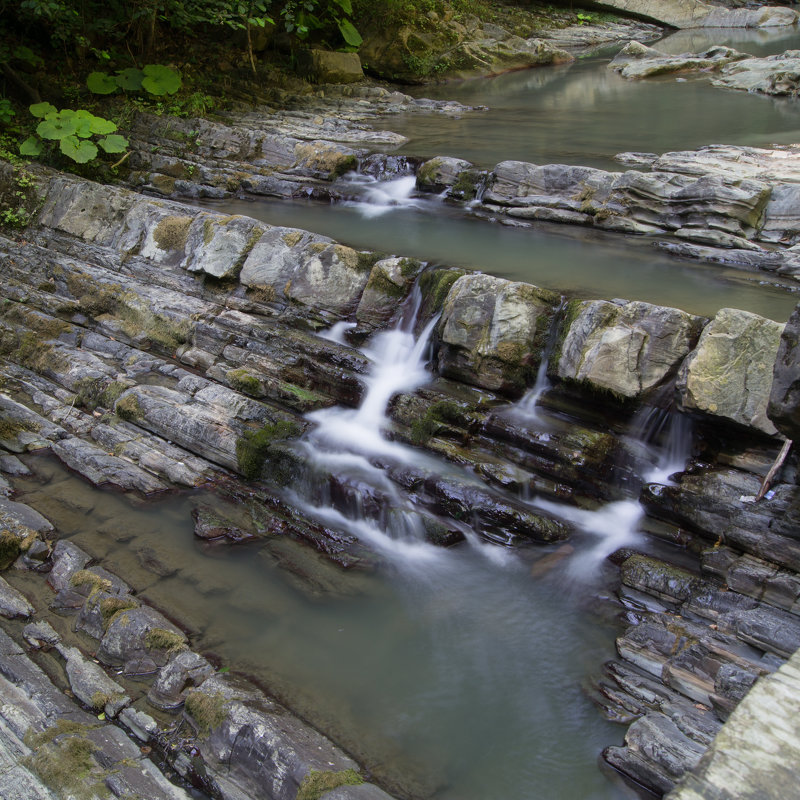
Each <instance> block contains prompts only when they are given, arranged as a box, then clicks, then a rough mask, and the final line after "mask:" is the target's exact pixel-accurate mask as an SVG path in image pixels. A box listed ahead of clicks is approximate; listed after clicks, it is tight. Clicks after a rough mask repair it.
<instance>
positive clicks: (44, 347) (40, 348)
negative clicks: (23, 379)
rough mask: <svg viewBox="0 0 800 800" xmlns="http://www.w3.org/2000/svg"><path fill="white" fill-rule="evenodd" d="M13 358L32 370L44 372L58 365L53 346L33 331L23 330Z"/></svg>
mask: <svg viewBox="0 0 800 800" xmlns="http://www.w3.org/2000/svg"><path fill="white" fill-rule="evenodd" d="M15 358H16V362H17V363H18V364H19V365H20V366H22V367H25V368H26V369H29V370H31V371H33V372H40V373H41V372H45V371H46V370H48V369H51V368H54V367H56V366H57V365H58V359H57V357H56V354H55V352H54V350H53V346H52V345H50V344H48V343H47V342H45V341H44V339H42V337H41V336H40V335H39V334H38V333H34V332H33V331H25V333H23V334H22V336H20V337H19V345H18V347H17V352H16V356H15Z"/></svg>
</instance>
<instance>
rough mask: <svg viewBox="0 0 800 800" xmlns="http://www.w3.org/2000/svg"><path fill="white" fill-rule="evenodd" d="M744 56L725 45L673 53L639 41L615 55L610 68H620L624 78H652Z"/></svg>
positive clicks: (720, 64) (710, 66) (708, 67)
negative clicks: (697, 50)
mask: <svg viewBox="0 0 800 800" xmlns="http://www.w3.org/2000/svg"><path fill="white" fill-rule="evenodd" d="M743 58H747V54H746V53H740V52H739V51H738V50H733V49H732V48H730V47H723V46H722V45H717V46H715V47H710V48H709V49H708V50H704V51H703V52H702V53H681V54H680V55H672V54H670V53H662V52H661V51H660V50H657V49H656V48H654V47H647V46H645V45H643V44H640V43H639V42H629V43H628V44H627V45H625V47H623V48H622V50H620V52H619V53H617V55H616V56H614V58H613V59H612V60H611V62H610V63H609V65H608V68H609V69H612V70H614V72H619V74H620V75H622V77H623V78H649V77H651V76H653V75H665V74H668V73H672V72H693V71H697V70H718V69H722V67H724V66H725V65H726V64H730V63H731V62H733V61H741V60H742V59H743Z"/></svg>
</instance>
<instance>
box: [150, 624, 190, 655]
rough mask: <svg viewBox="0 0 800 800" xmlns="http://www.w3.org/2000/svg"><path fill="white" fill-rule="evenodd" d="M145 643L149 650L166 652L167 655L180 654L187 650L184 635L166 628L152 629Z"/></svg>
mask: <svg viewBox="0 0 800 800" xmlns="http://www.w3.org/2000/svg"><path fill="white" fill-rule="evenodd" d="M144 643H145V645H146V647H147V649H148V650H166V652H167V653H178V652H180V651H181V650H185V649H186V640H185V639H184V637H183V634H180V633H175V631H168V630H166V629H164V628H152V629H151V630H149V631H147V634H146V635H145V637H144Z"/></svg>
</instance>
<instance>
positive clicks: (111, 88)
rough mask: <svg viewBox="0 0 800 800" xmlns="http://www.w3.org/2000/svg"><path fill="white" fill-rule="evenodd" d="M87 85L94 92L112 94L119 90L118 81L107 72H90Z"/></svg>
mask: <svg viewBox="0 0 800 800" xmlns="http://www.w3.org/2000/svg"><path fill="white" fill-rule="evenodd" d="M86 85H87V86H88V87H89V91H90V92H93V93H94V94H111V93H112V92H116V91H117V81H116V80H115V79H114V78H112V77H111V75H109V74H108V73H107V72H90V73H89V77H88V78H87V79H86Z"/></svg>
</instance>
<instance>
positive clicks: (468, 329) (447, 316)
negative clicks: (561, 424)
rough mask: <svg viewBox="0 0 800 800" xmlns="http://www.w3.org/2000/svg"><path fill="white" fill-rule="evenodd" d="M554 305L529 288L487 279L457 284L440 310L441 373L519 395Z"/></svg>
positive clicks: (465, 279) (481, 277) (548, 295)
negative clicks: (515, 392)
mask: <svg viewBox="0 0 800 800" xmlns="http://www.w3.org/2000/svg"><path fill="white" fill-rule="evenodd" d="M556 301H557V298H556V297H555V296H554V295H553V294H552V293H550V292H545V291H542V290H541V289H537V288H536V287H534V286H531V285H530V284H525V283H514V282H511V281H507V280H503V279H502V278H495V277H492V276H491V275H464V276H463V277H462V278H459V279H458V280H457V281H456V282H455V283H454V284H453V286H452V288H451V289H450V291H449V292H448V295H447V299H446V301H445V303H444V307H443V309H442V320H441V323H440V326H439V337H440V340H441V348H440V352H439V369H440V372H441V373H442V374H443V375H445V376H446V377H450V378H456V379H458V380H462V381H465V382H467V383H473V384H475V385H477V386H482V387H484V388H486V389H503V390H506V391H509V390H511V391H513V390H515V389H516V390H517V391H519V390H521V389H523V388H524V387H525V384H526V382H527V381H526V378H528V377H529V376H530V375H531V374H532V371H533V370H535V365H536V364H537V358H536V353H537V352H538V351H540V350H541V347H542V345H541V339H542V335H543V333H544V330H545V329H546V327H547V320H548V317H549V316H552V314H553V312H554V310H555V309H554V305H555V302H556Z"/></svg>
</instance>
